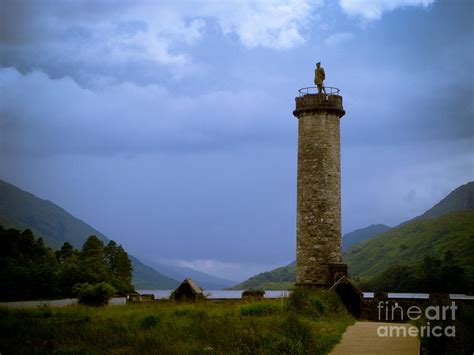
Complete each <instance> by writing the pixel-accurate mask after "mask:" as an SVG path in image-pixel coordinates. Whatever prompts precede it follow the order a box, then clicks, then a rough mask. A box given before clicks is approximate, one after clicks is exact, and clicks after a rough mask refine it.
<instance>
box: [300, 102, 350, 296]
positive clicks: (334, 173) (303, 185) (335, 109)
mask: <svg viewBox="0 0 474 355" xmlns="http://www.w3.org/2000/svg"><path fill="white" fill-rule="evenodd" d="M293 114H294V115H295V116H296V117H297V118H298V119H299V122H298V187H297V190H298V203H297V231H296V235H297V237H296V239H297V241H296V244H297V246H296V284H297V286H303V287H330V286H332V285H333V284H334V282H335V281H336V280H335V278H339V277H341V276H342V275H344V274H345V273H347V271H346V270H347V268H345V267H344V266H343V265H344V264H342V254H341V182H340V181H341V169H340V166H341V162H340V129H339V120H340V118H341V117H342V116H344V114H345V112H344V110H343V108H342V97H341V96H339V95H324V94H307V95H304V96H301V97H297V98H296V109H295V111H294V112H293Z"/></svg>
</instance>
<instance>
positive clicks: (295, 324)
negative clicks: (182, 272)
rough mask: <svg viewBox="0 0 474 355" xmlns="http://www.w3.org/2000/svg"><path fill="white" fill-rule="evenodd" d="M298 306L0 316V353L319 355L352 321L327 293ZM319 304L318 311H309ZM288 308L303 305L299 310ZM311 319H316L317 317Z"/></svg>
mask: <svg viewBox="0 0 474 355" xmlns="http://www.w3.org/2000/svg"><path fill="white" fill-rule="evenodd" d="M295 297H297V298H298V300H295V299H293V298H290V299H288V300H284V299H277V300H264V301H258V302H245V301H221V302H217V301H216V302H214V301H202V302H196V303H191V304H186V303H185V304H183V303H174V302H171V301H162V302H154V303H146V304H145V303H144V304H133V305H126V306H107V307H101V308H91V307H84V306H80V305H74V306H69V307H66V308H56V309H37V310H29V311H26V310H0V312H1V313H0V352H1V353H2V354H3V353H5V354H10V353H15V354H33V353H37V354H42V353H68V354H69V353H75V354H82V353H87V354H102V353H114V354H201V353H207V352H209V353H217V354H325V353H328V352H329V351H330V350H331V349H332V347H333V346H334V345H335V344H337V343H338V342H339V340H340V338H341V336H342V334H343V332H344V331H345V329H346V328H347V326H348V325H350V324H352V323H353V321H354V319H353V318H352V317H351V316H349V315H348V314H347V312H346V310H345V308H344V306H343V305H342V304H341V303H340V301H339V298H338V297H337V295H336V294H334V293H332V292H318V293H313V294H311V295H309V294H304V295H303V294H298V295H297V296H295ZM315 299H319V302H320V303H321V304H322V305H323V306H322V307H320V306H316V307H317V310H314V309H313V308H312V307H313V306H312V304H317V303H318V302H314V300H315ZM294 304H305V305H306V306H305V307H303V308H298V307H296V308H295V306H294ZM314 314H318V317H315V316H314Z"/></svg>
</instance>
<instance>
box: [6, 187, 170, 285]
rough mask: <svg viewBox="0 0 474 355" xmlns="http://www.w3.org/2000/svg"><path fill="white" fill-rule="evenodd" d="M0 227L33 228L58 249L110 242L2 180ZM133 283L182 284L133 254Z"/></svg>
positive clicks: (71, 217) (52, 204)
mask: <svg viewBox="0 0 474 355" xmlns="http://www.w3.org/2000/svg"><path fill="white" fill-rule="evenodd" d="M0 225H2V226H3V227H5V228H16V229H25V228H29V229H31V231H32V232H33V233H34V234H35V236H37V237H40V236H41V237H42V238H43V239H44V242H45V244H46V245H48V246H50V247H51V248H53V249H58V248H60V247H61V246H62V244H63V243H64V242H69V243H71V244H72V245H73V246H75V247H76V248H81V247H82V245H83V244H84V242H85V241H86V239H87V238H88V237H89V236H91V235H96V236H97V237H98V238H99V239H101V240H103V241H104V242H106V243H107V242H108V241H109V239H108V238H107V237H106V236H105V235H103V234H102V233H100V232H99V231H98V230H96V229H94V228H93V227H91V226H90V225H88V224H87V223H85V222H83V221H81V220H80V219H77V218H75V217H74V216H72V215H71V214H70V213H68V212H67V211H65V210H64V209H62V208H61V207H59V206H57V205H55V204H54V203H52V202H50V201H47V200H42V199H40V198H38V197H36V196H35V195H33V194H31V193H29V192H26V191H23V190H21V189H19V188H18V187H16V186H14V185H11V184H9V183H7V182H5V181H2V180H0ZM130 259H131V261H132V265H133V284H134V286H135V287H136V288H137V289H174V288H176V287H178V286H179V282H178V281H177V280H174V279H172V278H170V277H167V276H165V275H162V274H161V273H159V272H158V271H156V270H154V269H153V268H151V267H149V266H147V265H145V264H143V263H142V262H141V261H139V260H138V259H137V258H135V257H134V256H132V255H130Z"/></svg>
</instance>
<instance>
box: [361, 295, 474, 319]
mask: <svg viewBox="0 0 474 355" xmlns="http://www.w3.org/2000/svg"><path fill="white" fill-rule="evenodd" d="M464 303H468V304H474V300H472V299H456V298H451V297H450V295H449V294H435V293H433V294H430V295H427V296H426V297H422V296H421V297H420V296H418V297H416V296H415V297H389V295H388V294H387V293H379V294H375V295H374V297H373V298H363V299H362V300H361V317H360V319H363V320H370V321H380V322H397V323H398V322H408V321H410V320H413V319H414V318H416V317H417V315H419V314H421V315H423V314H425V312H426V311H427V308H428V307H430V309H428V311H429V312H431V313H433V314H435V313H436V312H441V313H440V314H443V312H444V313H446V314H447V315H448V316H451V314H452V313H451V312H453V310H454V312H455V311H456V310H457V307H458V306H459V305H461V304H464Z"/></svg>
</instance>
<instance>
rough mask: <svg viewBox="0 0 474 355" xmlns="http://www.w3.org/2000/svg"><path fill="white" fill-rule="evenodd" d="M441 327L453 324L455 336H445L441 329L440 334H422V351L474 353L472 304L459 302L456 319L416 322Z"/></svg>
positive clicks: (473, 313) (420, 324) (430, 352)
mask: <svg viewBox="0 0 474 355" xmlns="http://www.w3.org/2000/svg"><path fill="white" fill-rule="evenodd" d="M428 325H429V326H430V327H431V329H433V328H434V327H438V326H439V327H441V329H446V327H448V326H454V329H455V336H454V337H453V336H446V334H445V333H444V332H442V331H441V334H442V335H441V336H433V335H432V334H431V336H426V335H425V336H422V337H421V344H422V349H423V350H424V352H426V353H428V354H473V353H474V305H471V304H460V305H458V309H457V310H456V319H454V320H452V319H449V320H430V321H429V323H428V322H427V321H426V319H422V320H420V321H419V322H418V326H428Z"/></svg>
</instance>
